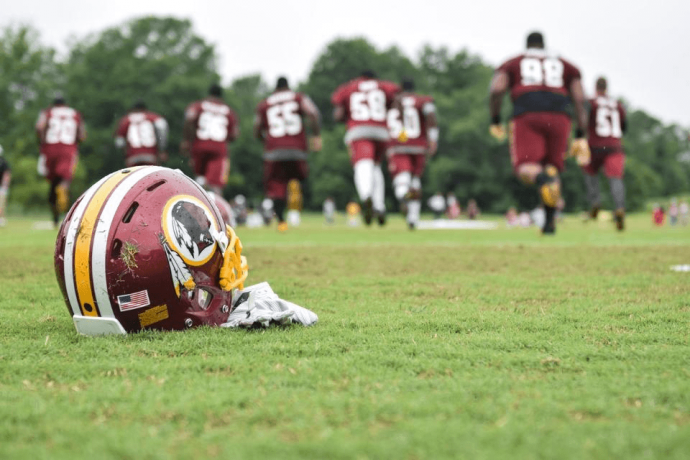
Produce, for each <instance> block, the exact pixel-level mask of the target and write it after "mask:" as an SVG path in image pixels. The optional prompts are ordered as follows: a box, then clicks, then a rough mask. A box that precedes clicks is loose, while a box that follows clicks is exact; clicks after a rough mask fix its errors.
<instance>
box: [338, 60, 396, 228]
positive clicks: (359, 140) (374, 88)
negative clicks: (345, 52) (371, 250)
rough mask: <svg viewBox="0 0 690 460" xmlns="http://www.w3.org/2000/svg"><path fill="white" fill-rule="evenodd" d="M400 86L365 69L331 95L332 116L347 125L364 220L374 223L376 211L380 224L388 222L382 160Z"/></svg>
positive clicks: (356, 186)
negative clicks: (390, 113)
mask: <svg viewBox="0 0 690 460" xmlns="http://www.w3.org/2000/svg"><path fill="white" fill-rule="evenodd" d="M399 92H400V87H399V86H398V85H396V84H395V83H393V82H390V81H385V80H379V79H377V78H376V75H375V74H374V72H372V71H370V70H366V71H364V72H362V74H361V76H359V77H358V78H355V79H354V80H351V81H349V82H347V83H343V84H342V85H340V86H339V87H338V88H337V89H336V90H335V92H334V93H333V95H332V96H331V103H332V104H333V107H334V109H333V118H334V119H335V121H340V122H344V123H345V124H346V125H347V133H346V134H345V144H347V147H348V151H349V153H350V161H351V162H352V166H353V168H354V176H355V177H354V179H355V188H356V189H357V193H358V194H359V199H360V202H361V203H362V206H363V208H364V222H365V223H366V224H367V225H371V221H372V219H373V216H374V214H376V215H377V218H378V221H379V225H384V224H385V223H386V205H385V183H384V179H383V171H382V170H381V162H382V161H383V157H384V155H385V152H386V147H387V144H388V141H389V140H390V136H389V133H388V128H387V113H388V109H390V108H391V107H392V106H393V101H394V98H395V96H396V95H397V94H398V93H399Z"/></svg>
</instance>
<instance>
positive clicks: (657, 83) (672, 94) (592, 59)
mask: <svg viewBox="0 0 690 460" xmlns="http://www.w3.org/2000/svg"><path fill="white" fill-rule="evenodd" d="M150 14H151V15H159V16H164V15H173V16H176V17H184V18H190V19H191V20H192V21H193V23H194V27H195V30H196V32H197V33H199V34H200V35H201V36H203V37H204V38H205V39H206V40H208V41H209V42H211V43H213V44H215V46H216V50H217V52H218V55H219V56H220V59H221V61H220V72H221V74H222V76H223V78H224V80H225V82H226V83H227V82H229V81H230V80H232V79H233V78H235V77H238V76H242V75H247V74H250V73H257V72H259V73H261V74H263V76H264V77H265V78H266V79H267V80H268V81H269V82H273V80H274V79H275V78H276V77H277V76H278V75H280V74H286V75H287V76H288V77H290V78H291V79H292V80H293V81H299V80H304V79H305V78H306V76H307V73H308V71H309V69H310V67H311V65H312V64H313V62H314V60H315V59H316V57H317V55H318V54H319V53H320V52H321V50H322V49H323V48H324V46H325V45H326V43H328V42H329V41H330V40H332V39H333V38H336V37H354V36H365V37H367V38H368V39H369V40H370V41H372V42H373V43H374V44H375V45H377V46H378V47H380V48H381V47H388V46H390V45H393V44H396V45H398V46H400V47H401V48H402V49H403V50H404V51H405V52H406V53H407V54H408V55H409V56H411V57H414V56H416V54H417V51H418V50H419V49H420V48H421V46H422V45H423V44H425V43H430V44H432V45H435V46H440V45H445V46H447V47H448V48H450V49H451V50H452V51H457V50H460V49H461V48H467V49H468V50H470V51H471V52H473V53H476V54H479V55H481V56H482V57H483V58H484V59H485V60H486V61H487V62H488V63H490V64H493V65H497V64H500V63H501V62H502V61H503V60H505V59H506V58H508V57H510V56H511V55H514V54H517V53H518V52H519V51H520V50H521V49H522V48H523V47H524V40H525V37H526V35H527V33H528V32H530V31H532V30H541V31H542V32H543V33H544V36H545V38H546V44H547V47H548V48H550V49H553V50H556V51H558V52H560V53H561V54H562V55H563V57H565V58H566V59H569V60H570V61H571V62H573V63H574V64H576V65H577V66H578V67H579V68H580V70H581V71H582V74H583V77H584V83H585V88H586V90H587V92H588V93H590V94H591V93H592V91H593V83H594V80H595V79H596V77H597V76H599V75H605V76H607V77H608V78H609V88H610V90H611V93H612V94H614V95H616V96H623V97H625V98H626V99H627V100H628V101H629V102H630V103H631V105H632V106H633V107H640V108H643V109H645V110H646V111H648V112H650V113H651V114H652V115H654V116H656V117H658V118H661V119H662V120H664V121H666V122H677V123H681V124H683V125H684V126H690V88H689V86H690V1H689V0H655V1H647V0H628V1H609V0H580V1H577V2H565V1H559V0H525V1H519V0H518V1H516V0H488V1H483V2H481V1H477V0H473V1H460V0H455V1H452V0H449V1H445V0H420V1H415V2H412V1H405V0H397V1H376V0H347V1H345V2H339V1H329V0H287V1H280V0H273V1H265V2H264V1H259V0H242V1H234V0H230V1H221V0H213V1H211V0H187V1H181V0H117V1H114V2H101V1H94V0H81V1H79V0H57V1H56V0H5V1H3V2H2V15H1V16H0V25H3V26H4V25H7V24H10V23H29V24H31V25H33V26H34V27H35V28H37V29H38V30H39V32H40V34H41V39H42V41H43V43H44V44H47V45H51V46H54V47H56V48H58V49H59V50H62V51H64V50H66V49H67V47H66V42H67V40H68V39H69V37H71V36H76V37H79V38H80V37H83V36H85V35H87V34H89V33H93V32H98V31H100V30H102V29H104V28H106V27H109V26H114V25H117V24H120V23H122V22H124V21H126V20H128V19H131V18H134V17H137V16H142V15H150ZM339 83H340V82H333V87H334V88H335V87H336V86H337V84H339Z"/></svg>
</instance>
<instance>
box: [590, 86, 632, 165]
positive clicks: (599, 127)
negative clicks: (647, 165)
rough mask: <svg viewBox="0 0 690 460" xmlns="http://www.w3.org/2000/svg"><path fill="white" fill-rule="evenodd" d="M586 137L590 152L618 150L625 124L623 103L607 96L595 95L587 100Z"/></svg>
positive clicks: (620, 149)
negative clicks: (587, 121)
mask: <svg viewBox="0 0 690 460" xmlns="http://www.w3.org/2000/svg"><path fill="white" fill-rule="evenodd" d="M589 103H590V111H589V125H588V129H587V131H588V136H587V137H588V139H589V146H590V149H591V150H592V153H607V152H620V151H622V150H623V144H622V142H621V138H622V137H623V129H624V126H625V110H624V109H623V105H622V104H621V103H620V102H618V101H616V100H615V99H613V98H610V97H608V96H597V97H595V98H593V99H591V100H590V101H589Z"/></svg>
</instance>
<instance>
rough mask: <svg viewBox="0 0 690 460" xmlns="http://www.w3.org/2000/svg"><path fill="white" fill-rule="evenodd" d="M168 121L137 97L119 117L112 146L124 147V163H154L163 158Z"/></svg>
mask: <svg viewBox="0 0 690 460" xmlns="http://www.w3.org/2000/svg"><path fill="white" fill-rule="evenodd" d="M167 143H168V123H167V122H166V121H165V118H163V117H161V116H160V115H158V114H157V113H155V112H151V111H150V110H147V108H146V103H145V102H144V101H142V100H138V101H137V102H135V103H134V106H132V109H131V110H130V111H129V113H127V115H125V116H124V117H122V119H121V120H120V122H119V123H118V126H117V130H116V131H115V145H116V146H117V147H118V148H124V149H125V166H127V167H131V166H143V165H158V164H160V163H163V162H164V161H167V159H168V155H167V153H166V151H165V149H166V146H167Z"/></svg>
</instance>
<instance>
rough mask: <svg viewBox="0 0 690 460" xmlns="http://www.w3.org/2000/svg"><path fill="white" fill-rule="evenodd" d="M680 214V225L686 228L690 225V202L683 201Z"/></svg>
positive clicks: (679, 209)
mask: <svg viewBox="0 0 690 460" xmlns="http://www.w3.org/2000/svg"><path fill="white" fill-rule="evenodd" d="M678 213H679V215H680V224H681V225H682V226H683V227H685V226H686V225H688V220H689V219H690V215H688V214H690V208H689V207H688V202H687V201H685V200H681V201H680V204H679V205H678Z"/></svg>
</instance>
